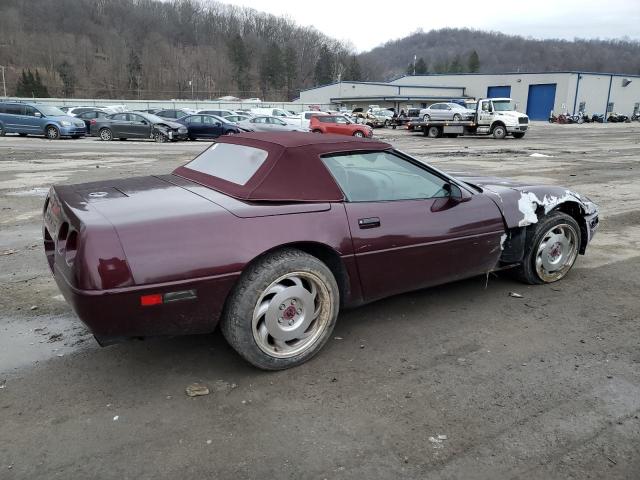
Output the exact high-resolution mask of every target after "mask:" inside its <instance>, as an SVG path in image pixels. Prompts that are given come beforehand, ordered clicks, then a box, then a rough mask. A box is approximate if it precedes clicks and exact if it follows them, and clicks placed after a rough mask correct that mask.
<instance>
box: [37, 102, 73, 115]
mask: <svg viewBox="0 0 640 480" xmlns="http://www.w3.org/2000/svg"><path fill="white" fill-rule="evenodd" d="M37 108H38V110H40V113H42V114H43V115H49V116H50V117H58V116H66V115H67V114H66V113H64V112H63V111H62V110H60V109H59V108H58V107H50V106H49V105H38V107H37Z"/></svg>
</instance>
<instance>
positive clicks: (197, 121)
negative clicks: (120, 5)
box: [188, 115, 211, 125]
mask: <svg viewBox="0 0 640 480" xmlns="http://www.w3.org/2000/svg"><path fill="white" fill-rule="evenodd" d="M202 118H203V117H202V116H201V115H193V116H191V117H189V118H188V120H189V124H193V125H200V124H202ZM207 118H211V117H204V119H205V120H206V119H207ZM205 123H206V122H205Z"/></svg>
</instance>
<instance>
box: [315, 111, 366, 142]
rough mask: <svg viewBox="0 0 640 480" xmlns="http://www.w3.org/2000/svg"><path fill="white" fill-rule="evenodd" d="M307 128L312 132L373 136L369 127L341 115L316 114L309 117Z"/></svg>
mask: <svg viewBox="0 0 640 480" xmlns="http://www.w3.org/2000/svg"><path fill="white" fill-rule="evenodd" d="M309 129H310V130H311V131H312V132H313V133H335V134H338V135H349V136H353V137H361V138H364V137H367V138H371V137H372V136H373V130H372V129H371V127H369V126H368V125H360V124H357V123H355V122H352V121H351V120H349V119H348V118H346V117H344V116H342V115H316V116H314V117H311V122H310V124H309Z"/></svg>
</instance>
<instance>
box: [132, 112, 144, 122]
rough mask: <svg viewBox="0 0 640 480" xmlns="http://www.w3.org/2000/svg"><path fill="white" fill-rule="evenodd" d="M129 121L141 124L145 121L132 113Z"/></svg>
mask: <svg viewBox="0 0 640 480" xmlns="http://www.w3.org/2000/svg"><path fill="white" fill-rule="evenodd" d="M129 120H130V121H132V122H136V123H142V122H145V121H146V120H145V119H144V117H141V116H140V115H135V114H132V113H130V114H129Z"/></svg>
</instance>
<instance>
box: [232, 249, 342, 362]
mask: <svg viewBox="0 0 640 480" xmlns="http://www.w3.org/2000/svg"><path fill="white" fill-rule="evenodd" d="M294 272H295V274H298V273H300V272H303V273H308V274H312V275H314V276H315V277H317V278H318V279H320V280H321V281H322V284H323V286H324V287H325V288H326V291H327V292H328V296H327V297H326V298H327V299H326V302H325V303H324V305H325V307H324V308H326V309H328V310H326V311H324V312H323V315H325V317H324V318H325V319H324V321H323V327H322V328H321V329H320V330H318V334H317V336H315V335H314V336H315V339H314V340H313V342H312V343H310V344H309V345H308V346H307V347H305V350H304V351H301V352H300V353H297V354H295V355H294V356H289V357H286V358H280V357H277V356H273V355H269V354H268V353H266V352H265V351H263V349H262V348H261V347H260V346H259V345H258V342H257V341H256V339H255V337H254V333H253V330H254V315H255V310H256V308H257V303H258V302H259V301H260V299H261V298H263V297H264V294H265V292H266V291H267V289H268V288H269V286H270V285H272V284H273V283H274V282H275V281H277V280H278V279H280V278H282V277H283V276H285V275H288V274H293V273H294ZM318 295H320V294H318ZM272 298H275V297H272ZM292 303H293V302H292ZM318 308H320V307H318ZM339 308H340V293H339V290H338V285H337V283H336V280H335V278H334V277H333V274H332V273H331V270H329V268H328V267H327V266H326V265H325V264H324V263H322V262H321V261H320V260H319V259H317V258H316V257H313V256H311V255H308V254H307V253H305V252H302V251H300V250H297V249H293V248H288V249H283V250H279V251H276V252H273V253H270V254H268V255H265V256H264V257H263V258H261V259H259V260H258V261H256V262H255V263H254V264H253V265H251V266H250V267H249V268H248V269H246V270H245V271H244V272H243V273H242V276H241V277H240V279H239V280H238V283H237V284H236V286H235V288H234V289H233V291H232V292H231V294H230V295H229V298H228V299H227V302H226V305H225V309H224V312H223V315H222V319H221V323H220V328H221V330H222V334H223V335H224V337H225V338H226V339H227V342H229V345H231V346H232V347H233V349H234V350H236V351H237V352H238V353H239V354H240V356H242V357H243V358H244V359H245V360H247V361H248V362H249V363H251V364H252V365H254V366H256V367H258V368H261V369H263V370H283V369H285V368H290V367H294V366H296V365H300V364H301V363H304V362H306V361H307V360H309V359H310V358H311V357H313V356H314V355H315V354H316V353H318V352H319V351H320V349H321V348H322V347H323V346H324V344H325V343H326V342H327V340H328V339H329V338H330V337H331V332H332V331H333V327H334V325H335V323H336V319H337V317H338V310H339ZM280 310H282V308H280ZM285 311H286V310H285ZM280 320H282V319H280Z"/></svg>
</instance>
